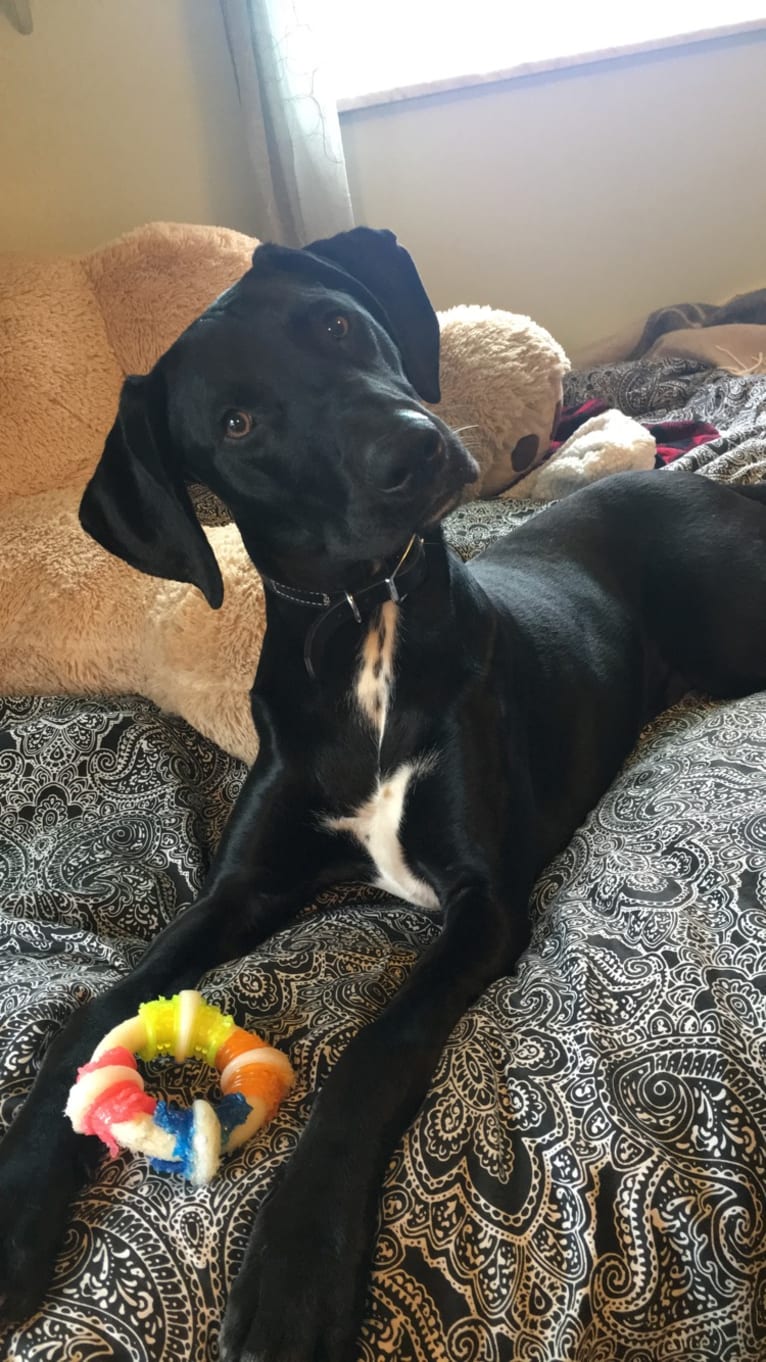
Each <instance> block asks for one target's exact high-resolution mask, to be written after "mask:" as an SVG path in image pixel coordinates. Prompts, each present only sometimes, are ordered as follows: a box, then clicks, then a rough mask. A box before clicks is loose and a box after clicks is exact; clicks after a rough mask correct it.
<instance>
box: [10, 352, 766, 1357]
mask: <svg viewBox="0 0 766 1362" xmlns="http://www.w3.org/2000/svg"><path fill="white" fill-rule="evenodd" d="M589 397H598V398H603V399H605V400H607V401H608V402H609V403H611V404H614V405H615V406H618V407H620V408H621V409H622V410H624V411H626V412H628V413H629V414H631V415H633V416H636V417H638V419H640V420H642V421H650V420H652V419H657V418H659V417H663V418H666V417H673V418H675V417H678V418H688V419H695V420H704V421H708V422H710V423H711V424H712V425H714V426H715V427H716V429H717V430H718V431H719V432H720V435H719V438H718V439H717V440H715V441H713V442H712V443H710V444H706V445H701V446H699V447H698V448H696V449H694V450H693V451H692V452H690V453H689V454H686V455H684V456H683V457H682V458H681V459H680V460H678V461H677V462H676V463H675V464H673V465H671V466H670V467H669V468H667V469H664V470H662V471H659V472H658V473H657V476H658V477H673V476H674V475H675V470H676V469H677V468H679V467H686V468H691V469H694V470H697V471H698V472H699V474H700V475H701V476H709V477H713V478H720V479H726V480H732V481H744V482H748V481H755V480H757V479H758V478H759V477H766V377H763V376H760V377H759V376H753V375H750V376H748V375H742V376H739V377H737V376H732V375H730V374H728V373H725V372H723V371H722V370H720V369H717V368H710V367H707V366H706V365H704V364H702V363H699V362H696V361H693V360H688V359H683V358H680V359H670V360H665V361H663V362H660V363H647V362H646V361H644V360H638V361H634V362H626V363H620V364H612V365H606V366H600V367H597V368H594V369H589V370H585V371H583V370H581V371H579V372H578V373H575V374H573V375H571V376H570V378H569V380H568V384H567V392H566V400H567V402H568V403H569V404H577V403H580V402H583V401H585V400H586V399H587V398H589ZM535 509H536V508H534V507H532V506H531V505H529V504H524V503H518V502H503V501H494V502H474V503H472V504H470V505H467V506H464V507H462V508H461V509H460V510H458V511H457V512H455V514H454V515H453V516H452V518H451V520H450V522H449V537H450V539H451V541H452V543H453V544H454V545H455V547H456V548H457V549H458V551H459V552H460V553H461V554H462V555H463V556H465V557H470V556H471V555H472V554H474V553H476V552H478V551H480V550H481V548H482V547H483V546H484V545H485V544H486V543H488V542H489V541H490V540H491V539H492V538H493V537H494V536H495V535H496V534H498V533H500V532H503V531H505V530H509V529H511V530H512V529H513V527H514V525H516V524H518V523H519V522H520V521H521V520H523V519H524V518H525V517H526V516H528V515H531V514H534V513H535ZM731 590H732V593H736V590H737V583H736V581H732V583H731ZM765 627H766V622H765ZM243 777H244V767H243V766H242V765H241V764H240V763H238V762H237V761H235V760H234V759H233V758H231V757H228V756H226V755H225V754H224V753H223V752H222V751H221V750H220V749H218V748H216V747H215V746H214V745H213V744H212V743H210V742H208V741H206V740H205V739H203V738H202V737H200V736H199V735H198V734H197V733H196V732H195V731H194V730H193V729H191V728H190V727H188V726H187V725H186V724H185V723H184V722H183V721H182V720H180V719H174V718H172V717H168V716H167V715H164V714H161V713H160V712H159V711H158V710H157V709H156V708H155V707H154V706H153V705H152V704H151V703H150V702H149V701H147V700H145V699H142V698H139V697H125V698H120V699H115V698H113V697H110V698H99V697H96V698H90V699H87V700H82V699H72V698H67V697H56V698H50V697H26V698H24V697H22V698H19V697H14V698H9V699H6V700H5V701H3V702H2V715H1V717H0V792H1V793H2V803H1V806H0V952H1V954H2V971H1V972H0V1082H1V1086H0V1129H1V1128H4V1127H5V1126H7V1124H8V1123H9V1122H10V1121H11V1119H12V1118H13V1115H14V1111H15V1109H16V1107H17V1105H18V1104H19V1103H21V1102H22V1101H23V1099H24V1096H25V1094H26V1092H27V1091H28V1088H29V1086H30V1084H31V1082H32V1078H33V1076H34V1073H35V1071H36V1068H37V1066H38V1063H39V1061H40V1057H41V1055H42V1053H43V1052H44V1050H45V1047H46V1045H47V1044H48V1042H49V1040H50V1038H51V1036H52V1034H53V1033H54V1032H55V1031H56V1030H57V1029H58V1028H59V1027H60V1026H61V1025H62V1024H63V1022H64V1021H65V1020H66V1018H67V1016H68V1015H69V1014H70V1013H71V1012H72V1010H73V1009H74V1008H76V1007H78V1006H80V1005H81V1004H82V1003H83V1002H84V1001H85V1000H86V999H87V998H89V997H90V996H92V995H93V994H94V993H96V992H98V991H100V990H102V989H104V988H105V987H107V986H108V985H109V984H110V983H111V982H112V981H113V980H115V979H116V978H118V977H119V976H120V975H121V974H123V973H124V972H125V971H127V970H128V969H130V967H131V966H132V965H133V964H135V962H136V961H137V960H138V959H139V958H140V956H141V954H142V952H143V951H144V949H145V947H146V945H147V943H148V942H149V940H150V939H151V938H152V937H153V936H154V935H155V934H156V932H157V931H158V930H159V929H160V928H161V927H163V926H164V925H165V924H166V923H167V922H169V921H170V920H171V919H172V918H173V917H174V916H175V915H176V914H177V913H179V912H182V911H183V910H184V908H185V907H186V906H187V905H188V904H189V903H190V902H191V901H192V899H193V898H194V896H195V894H196V893H197V891H198V890H199V888H200V885H201V883H202V881H203V878H204V876H205V872H206V869H207V866H208V864H209V862H210V858H211V855H212V852H213V849H214V847H215V845H216V842H217V839H218V837H219V836H220V832H221V828H222V825H223V823H224V821H225V818H226V816H227V813H228V811H229V809H230V807H231V805H232V802H233V800H234V799H235V797H236V794H237V791H238V790H239V788H240V786H241V784H242V781H243ZM531 911H532V915H533V922H534V928H533V937H532V944H531V946H530V948H529V950H528V951H527V952H526V954H525V956H524V957H523V959H522V961H521V962H520V964H519V967H518V969H517V971H516V973H515V974H514V975H513V977H510V978H504V979H502V980H500V981H499V982H498V983H497V984H495V985H494V986H493V987H492V988H491V989H489V990H488V991H487V992H486V994H485V995H484V996H483V997H482V998H481V1000H480V1001H479V1002H478V1003H477V1005H476V1006H475V1007H473V1008H472V1009H471V1010H470V1012H469V1013H468V1014H467V1015H466V1016H465V1017H464V1018H463V1020H462V1021H461V1023H460V1024H459V1026H458V1027H457V1028H456V1030H455V1032H454V1033H453V1035H452V1037H451V1039H450V1042H449V1045H448V1046H447V1049H446V1050H445V1052H444V1055H443V1057H442V1059H441V1062H440V1064H439V1067H438V1069H437V1072H436V1074H435V1076H434V1080H433V1083H432V1086H431V1090H430V1093H429V1096H428V1098H427V1100H426V1102H425V1104H424V1105H423V1107H422V1109H421V1111H420V1113H419V1115H418V1117H417V1119H416V1121H415V1122H414V1124H413V1126H412V1127H411V1129H410V1130H409V1132H408V1133H407V1135H406V1137H405V1138H404V1140H403V1141H402V1142H401V1143H400V1144H399V1146H398V1147H397V1149H396V1151H395V1153H394V1155H393V1157H392V1159H391V1161H390V1164H389V1166H388V1170H387V1173H386V1178H385V1184H384V1187H383V1192H382V1198H381V1204H380V1225H379V1235H378V1240H377V1248H376V1253H375V1262H374V1271H373V1275H372V1278H371V1283H370V1291H369V1296H368V1300H367V1306H366V1316H365V1323H364V1327H363V1332H362V1336H361V1340H360V1350H359V1357H360V1359H361V1360H362V1362H381V1360H382V1359H383V1358H388V1357H395V1358H397V1359H400V1362H415V1360H416V1359H417V1360H418V1362H441V1359H449V1360H450V1362H671V1360H675V1359H678V1362H712V1359H716V1362H751V1360H752V1362H755V1360H756V1359H762V1358H763V1357H764V1356H766V1223H764V1222H765V1217H766V694H764V695H755V696H751V697H749V698H747V699H744V700H738V701H735V702H727V703H719V704H713V703H711V702H710V701H709V700H707V699H705V698H704V697H699V696H689V697H687V698H686V699H685V700H683V701H682V702H681V704H679V705H678V706H676V707H675V708H674V709H673V710H671V711H669V712H668V713H666V714H665V715H663V716H662V717H661V718H660V719H658V720H657V721H656V722H655V723H653V724H652V725H651V726H650V727H649V728H648V729H647V730H646V731H645V733H644V734H643V736H642V739H641V742H640V743H639V745H638V747H637V749H636V751H635V752H634V753H633V755H632V756H631V757H630V759H629V760H628V761H627V762H626V764H625V767H624V769H623V770H622V772H621V774H620V775H619V777H618V779H617V780H616V781H615V783H614V785H613V787H612V788H611V789H610V790H609V791H608V793H607V794H606V796H605V797H604V799H603V800H602V802H601V804H600V805H599V806H598V807H597V808H596V809H595V810H594V811H593V812H592V814H591V815H590V817H589V818H588V819H587V821H586V822H585V824H584V825H583V826H582V827H581V828H580V829H579V830H578V831H577V833H576V835H575V837H574V838H573V840H572V842H571V844H570V845H569V846H568V847H567V848H566V850H565V851H563V852H562V853H561V855H559V856H558V857H557V859H556V860H555V861H554V862H553V863H552V864H551V865H550V866H549V867H548V868H547V870H546V871H545V873H544V874H543V875H542V877H541V878H540V880H539V882H538V884H537V886H536V890H535V893H534V897H533V902H532V905H531ZM437 931H438V922H437V919H436V916H435V915H434V914H433V913H430V912H428V911H425V910H421V909H415V908H412V907H410V906H408V905H406V904H404V903H402V902H399V901H397V900H395V899H392V898H390V897H387V896H385V895H384V894H382V893H380V892H379V891H376V890H372V889H369V888H365V887H360V886H350V887H346V888H344V889H342V890H337V891H333V892H328V893H326V894H324V895H323V896H322V898H321V899H319V900H318V901H317V902H316V903H314V904H312V905H310V906H307V908H306V910H305V911H304V912H303V913H302V915H301V916H300V917H299V918H298V919H297V920H296V921H295V922H294V923H293V924H292V925H291V926H290V927H288V928H287V929H285V930H284V931H282V932H280V933H279V934H278V935H277V936H276V937H275V938H274V939H273V940H272V941H271V942H269V943H268V944H267V945H266V946H265V947H264V948H263V949H261V950H259V951H257V952H255V953H254V954H253V955H251V956H248V957H247V958H245V959H242V960H239V961H236V962H234V963H231V964H229V965H226V966H224V967H222V968H220V969H216V970H214V971H212V972H211V973H210V974H208V975H207V976H206V977H205V979H204V990H205V993H206V995H207V996H208V997H209V998H210V999H211V1001H213V1002H214V1003H216V1004H218V1005H220V1006H222V1007H223V1008H224V1009H226V1010H231V1011H233V1012H234V1013H235V1015H236V1017H237V1020H238V1021H239V1022H240V1024H242V1025H244V1026H246V1027H252V1028H254V1029H257V1030H259V1031H260V1032H261V1033H263V1034H264V1035H266V1036H267V1037H268V1039H269V1040H270V1041H271V1042H272V1043H274V1044H277V1045H280V1046H283V1047H284V1048H285V1049H286V1050H287V1052H288V1053H289V1055H290V1058H291V1060H292V1063H293V1065H294V1067H295V1069H296V1071H297V1083H296V1086H295V1089H294V1091H293V1093H292V1094H291V1096H290V1097H289V1098H288V1099H287V1100H286V1101H285V1103H284V1104H283V1106H282V1107H281V1108H280V1111H279V1113H278V1115H277V1117H276V1118H275V1120H274V1121H273V1122H272V1123H271V1124H270V1125H269V1126H268V1127H267V1128H266V1129H265V1130H264V1131H262V1132H261V1134H260V1135H259V1136H258V1137H256V1139H255V1140H253V1141H252V1143H250V1144H249V1145H248V1146H246V1147H245V1148H244V1149H242V1150H240V1151H238V1152H237V1153H236V1154H235V1155H233V1156H232V1157H231V1159H229V1160H228V1161H227V1162H226V1163H225V1165H224V1167H223V1169H222V1171H221V1173H220V1175H219V1176H218V1178H217V1179H216V1180H215V1181H214V1182H213V1183H212V1184H211V1185H210V1186H209V1187H208V1188H201V1189H193V1188H191V1187H190V1186H189V1185H188V1184H186V1183H184V1182H182V1181H180V1180H179V1179H177V1178H174V1177H169V1176H165V1175H162V1174H155V1173H152V1172H149V1171H148V1170H147V1166H146V1164H145V1163H144V1161H143V1160H142V1159H140V1158H133V1157H130V1156H127V1155H123V1156H120V1157H119V1158H117V1159H116V1160H109V1159H106V1158H105V1159H104V1161H103V1162H102V1164H101V1165H100V1168H99V1172H98V1176H97V1177H96V1179H95V1180H94V1181H93V1182H92V1184H91V1185H90V1186H89V1187H88V1188H87V1189H86V1191H85V1193H84V1194H83V1196H82V1198H81V1199H80V1200H79V1201H78V1203H77V1205H76V1207H75V1209H74V1212H73V1217H72V1221H71V1228H70V1231H69V1234H68V1237H67V1239H66V1242H65V1244H64V1246H63V1249H62V1252H61V1255H60V1258H59V1262H58V1268H57V1273H56V1277H55V1281H54V1283H53V1285H52V1287H51V1290H50V1292H49V1294H48V1296H47V1298H46V1301H45V1304H44V1307H43V1309H42V1311H41V1312H40V1313H39V1314H38V1315H36V1316H35V1317H34V1318H32V1319H30V1320H29V1321H27V1322H26V1323H24V1324H23V1325H22V1326H21V1327H19V1328H17V1329H15V1330H10V1331H6V1332H5V1333H2V1330H0V1354H2V1356H4V1357H8V1358H12V1359H14V1362H63V1360H64V1359H72V1360H74V1359H77V1362H95V1359H97V1358H98V1359H102V1358H105V1357H108V1358H111V1359H117V1360H118V1362H123V1359H124V1362H128V1359H130V1362H182V1360H183V1362H187V1360H188V1359H195V1362H207V1360H208V1359H214V1358H215V1357H216V1355H217V1348H216V1337H217V1331H218V1327H219V1321H220V1317H221V1312H222V1307H223V1303H224V1301H225V1298H226V1293H227V1289H228V1285H229V1283H230V1282H231V1280H232V1278H233V1275H234V1274H235V1272H236V1269H237V1265H238V1263H239V1261H240V1260H241V1258H242V1255H243V1251H244V1247H245V1243H246V1238H247V1233H248V1226H249V1224H250V1222H251V1219H252V1216H253V1213H254V1211H255V1209H256V1208H257V1206H258V1204H259V1203H260V1201H261V1200H262V1198H263V1196H264V1194H265V1192H266V1190H267V1188H268V1186H269V1184H270V1182H271V1179H272V1177H273V1176H274V1173H275V1171H276V1169H277V1168H278V1166H279V1165H280V1164H281V1162H282V1161H283V1160H284V1159H286V1158H288V1157H289V1155H290V1152H291V1151H292V1149H293V1148H294V1147H295V1144H296V1142H297V1140H298V1138H299V1136H300V1132H301V1129H302V1127H303V1125H304V1123H305V1121H306V1118H307V1115H308V1112H309V1110H310V1107H311V1102H312V1098H313V1095H314V1094H315V1093H316V1091H317V1089H318V1088H319V1087H320V1085H321V1083H322V1081H323V1078H324V1077H325V1075H326V1074H327V1072H328V1070H329V1068H330V1067H331V1065H332V1064H333V1062H334V1060H335V1059H336V1058H337V1056H338V1055H339V1053H340V1052H341V1051H342V1049H343V1047H344V1046H345V1045H346V1043H347V1042H348V1040H349V1038H350V1037H351V1036H352V1035H353V1034H354V1033H355V1031H356V1030H357V1029H358V1028H359V1027H360V1026H362V1025H363V1024H364V1023H365V1022H366V1021H367V1020H369V1019H370V1018H372V1017H373V1016H375V1015H376V1014H377V1013H378V1012H379V1010H380V1008H381V1007H382V1006H383V1004H384V1003H385V1001H386V999H387V998H388V997H390V995H391V994H392V993H393V992H394V991H395V989H396V988H397V986H398V984H399V983H400V981H401V980H402V978H403V977H404V975H405V974H406V972H407V971H408V969H409V968H410V966H411V964H412V962H413V960H414V959H415V958H416V957H417V955H418V954H419V952H421V951H422V950H423V949H424V948H425V946H426V945H427V943H428V942H429V941H430V940H431V939H432V938H433V937H434V935H435V934H436V933H437ZM207 1078H208V1076H207V1075H206V1074H205V1073H200V1072H195V1071H194V1069H193V1067H192V1066H190V1065H186V1066H184V1067H183V1068H182V1069H173V1068H163V1069H162V1071H161V1072H160V1071H157V1072H156V1073H154V1075H153V1081H154V1084H155V1085H156V1087H157V1088H159V1087H161V1088H162V1091H163V1093H164V1094H165V1095H167V1096H169V1097H171V1098H177V1099H178V1100H180V1101H182V1102H184V1103H188V1102H189V1100H190V1096H191V1092H192V1089H194V1090H196V1091H197V1092H199V1091H200V1090H201V1089H204V1086H205V1083H206V1082H207Z"/></svg>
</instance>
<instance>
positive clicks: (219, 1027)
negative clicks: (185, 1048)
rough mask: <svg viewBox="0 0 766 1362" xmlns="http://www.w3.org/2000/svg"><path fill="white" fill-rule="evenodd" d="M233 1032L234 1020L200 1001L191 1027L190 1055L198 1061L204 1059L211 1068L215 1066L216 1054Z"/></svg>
mask: <svg viewBox="0 0 766 1362" xmlns="http://www.w3.org/2000/svg"><path fill="white" fill-rule="evenodd" d="M233 1030H234V1018H233V1017H230V1016H227V1015H225V1014H223V1013H221V1012H219V1010H218V1008H217V1007H213V1005H212V1003H206V1002H205V1001H204V999H202V1000H201V1002H200V1005H199V1008H198V1010H197V1015H196V1017H195V1018H194V1026H193V1027H192V1036H191V1050H192V1054H195V1055H196V1056H197V1058H198V1059H204V1061H205V1063H206V1064H209V1065H210V1066H211V1068H212V1067H213V1066H214V1065H215V1056H216V1052H217V1051H218V1049H219V1048H220V1046H221V1045H223V1042H224V1041H225V1040H226V1038H227V1036H229V1035H230V1034H231V1032H232V1031H233Z"/></svg>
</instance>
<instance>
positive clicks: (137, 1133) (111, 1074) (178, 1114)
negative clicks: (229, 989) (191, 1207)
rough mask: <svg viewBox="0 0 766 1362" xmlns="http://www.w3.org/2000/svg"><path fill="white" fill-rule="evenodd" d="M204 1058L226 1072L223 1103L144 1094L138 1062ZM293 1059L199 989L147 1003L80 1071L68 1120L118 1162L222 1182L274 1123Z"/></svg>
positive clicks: (198, 1184)
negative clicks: (141, 1160) (120, 1157)
mask: <svg viewBox="0 0 766 1362" xmlns="http://www.w3.org/2000/svg"><path fill="white" fill-rule="evenodd" d="M136 1055H138V1057H139V1058H140V1059H143V1060H151V1059H155V1058H156V1057H157V1056H158V1055H172V1057H173V1058H174V1059H175V1061H176V1063H178V1064H183V1062H184V1060H186V1059H191V1058H192V1057H196V1058H197V1059H201V1060H204V1061H205V1062H206V1063H207V1064H209V1065H210V1066H211V1067H214V1068H215V1069H217V1070H218V1073H219V1075H220V1079H219V1082H220V1086H221V1092H222V1093H223V1098H222V1100H221V1101H220V1102H218V1103H217V1105H216V1106H215V1107H214V1106H212V1105H211V1103H210V1102H206V1101H203V1100H198V1101H195V1102H194V1103H193V1104H192V1106H191V1108H189V1109H188V1110H186V1109H184V1108H183V1107H179V1106H177V1105H175V1104H173V1103H166V1102H158V1101H157V1100H156V1098H154V1097H151V1096H150V1094H149V1093H148V1092H145V1091H144V1080H143V1078H142V1077H141V1075H140V1073H139V1072H138V1065H137V1064H136V1060H135V1056H136ZM294 1077H295V1076H294V1074H293V1070H292V1066H291V1065H290V1061H289V1060H288V1058H287V1056H286V1055H283V1054H282V1052H281V1051H280V1050H274V1049H272V1048H271V1046H270V1045H267V1044H266V1042H265V1041H263V1040H261V1039H260V1037H259V1036H256V1035H254V1034H253V1033H252V1032H251V1031H244V1030H243V1029H242V1027H240V1026H236V1025H235V1022H234V1018H233V1017H228V1016H225V1015H224V1014H223V1013H222V1012H221V1011H220V1009H219V1008H217V1007H213V1005H212V1004H211V1003H206V1002H205V999H204V998H203V997H202V994H201V993H198V992H197V991H196V989H191V988H190V989H184V991H183V992H182V993H176V995H175V996H174V997H173V998H157V999H155V1001H154V1002H151V1003H142V1004H141V1006H140V1007H139V1009H138V1014H137V1016H135V1017H131V1018H130V1019H129V1020H128V1021H124V1022H121V1023H120V1025H119V1026H115V1027H114V1029H113V1030H112V1031H110V1032H109V1034H108V1035H106V1036H104V1039H103V1040H102V1041H101V1042H100V1044H99V1045H97V1046H96V1049H95V1050H94V1052H93V1058H92V1059H91V1060H90V1061H89V1063H88V1064H83V1066H82V1068H80V1069H78V1071H77V1081H76V1082H75V1084H74V1086H73V1087H72V1088H71V1090H70V1093H69V1097H68V1100H67V1104H66V1108H65V1111H66V1115H67V1116H68V1117H69V1119H70V1121H71V1122H72V1126H73V1128H74V1129H75V1130H76V1131H77V1133H78V1135H97V1136H98V1137H99V1139H100V1140H102V1141H103V1143H104V1144H105V1145H106V1147H107V1149H108V1150H109V1153H110V1155H111V1156H112V1158H114V1157H116V1155H117V1153H118V1151H119V1150H120V1149H130V1150H131V1151H132V1152H133V1153H135V1154H146V1155H147V1157H148V1158H149V1162H150V1164H151V1166H152V1168H155V1169H157V1170H159V1171H160V1172H163V1173H182V1174H183V1175H184V1177H186V1178H188V1179H189V1181H190V1182H191V1183H193V1184H194V1186H195V1187H201V1186H203V1185H204V1184H205V1183H207V1182H209V1181H210V1179H211V1178H212V1177H214V1176H215V1174H216V1172H217V1170H218V1165H219V1163H220V1161H221V1153H222V1152H225V1153H227V1154H228V1153H230V1152H231V1151H232V1150H233V1149H237V1148H238V1147H239V1145H241V1144H244V1143H245V1140H249V1139H250V1137H251V1135H254V1134H255V1132H256V1131H257V1130H260V1128H261V1126H262V1125H265V1124H266V1122H267V1121H270V1120H271V1118H272V1116H273V1115H274V1113H275V1111H276V1110H277V1107H278V1106H279V1104H280V1102H281V1101H282V1098H283V1097H284V1096H285V1095H286V1094H287V1093H288V1092H289V1091H290V1088H291V1087H292V1085H293V1080H294Z"/></svg>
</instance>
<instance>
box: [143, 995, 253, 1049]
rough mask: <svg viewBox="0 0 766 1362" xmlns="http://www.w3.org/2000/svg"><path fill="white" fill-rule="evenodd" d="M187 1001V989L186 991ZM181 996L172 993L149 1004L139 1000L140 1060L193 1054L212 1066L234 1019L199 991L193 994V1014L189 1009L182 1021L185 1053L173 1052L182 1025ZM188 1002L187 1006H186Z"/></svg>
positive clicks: (232, 1025) (231, 1028) (231, 1029)
mask: <svg viewBox="0 0 766 1362" xmlns="http://www.w3.org/2000/svg"><path fill="white" fill-rule="evenodd" d="M186 996H187V1000H188V999H189V992H187V995H186ZM182 997H183V995H182V994H180V993H174V995H173V997H172V998H155V999H154V1001H153V1002H151V1003H141V1005H140V1007H139V1009H138V1015H139V1017H140V1018H141V1021H142V1022H143V1025H144V1029H145V1032H146V1039H145V1041H144V1044H143V1045H142V1046H141V1049H140V1050H139V1051H138V1055H139V1058H140V1059H143V1060H151V1059H156V1058H157V1056H158V1055H171V1054H175V1057H176V1058H177V1059H179V1060H185V1059H189V1058H191V1056H192V1055H195V1056H196V1057H197V1059H201V1060H204V1061H205V1063H206V1064H209V1065H211V1066H212V1065H214V1063H215V1056H216V1052H217V1051H218V1049H219V1048H220V1047H221V1045H222V1044H223V1042H224V1041H225V1040H226V1038H227V1036H229V1035H230V1034H231V1032H232V1031H233V1030H234V1018H233V1017H230V1016H226V1015H223V1014H222V1013H221V1012H220V1010H219V1009H218V1008H217V1007H213V1005H212V1003H206V1002H205V1000H204V998H202V997H201V995H200V994H196V995H194V994H192V995H191V997H192V998H195V999H196V1006H195V1007H194V1011H193V1015H191V1016H190V1015H189V1013H188V1011H187V1013H186V1017H185V1018H184V1020H185V1021H186V1022H187V1024H188V1023H190V1025H188V1035H186V1036H184V1046H183V1049H184V1051H185V1053H184V1054H177V1053H176V1042H177V1040H178V1037H179V1030H180V1026H181V1009H182ZM188 1005H189V1004H188V1001H187V1009H188Z"/></svg>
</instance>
